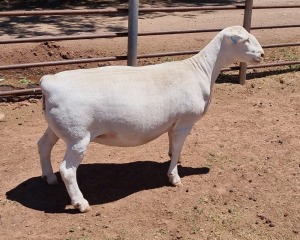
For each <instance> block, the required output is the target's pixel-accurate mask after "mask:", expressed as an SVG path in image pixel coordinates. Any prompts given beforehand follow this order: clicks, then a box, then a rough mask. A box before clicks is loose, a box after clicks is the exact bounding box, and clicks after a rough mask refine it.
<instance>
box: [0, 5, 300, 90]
mask: <svg viewBox="0 0 300 240" xmlns="http://www.w3.org/2000/svg"><path fill="white" fill-rule="evenodd" d="M252 3H253V0H246V2H245V5H236V6H232V5H231V6H203V7H170V8H138V6H137V4H138V0H129V4H130V5H129V9H127V8H108V9H91V10H46V11H8V12H0V17H12V16H21V17H22V16H45V15H47V16H49V15H79V14H81V15H86V14H108V15H112V14H128V12H130V11H133V12H134V13H135V16H134V18H133V19H131V20H130V21H128V22H129V26H128V28H129V30H130V28H131V24H136V26H135V27H134V29H137V18H138V14H137V12H140V13H141V14H149V13H154V12H190V11H217V10H240V9H244V24H243V25H244V26H245V23H246V25H248V26H246V27H247V28H249V29H248V30H250V29H251V30H258V29H273V28H295V27H300V25H299V24H293V25H280V26H278V25H276V26H275V25H274V26H256V27H250V26H251V11H252V9H280V8H300V5H293V6H291V5H281V6H252ZM249 6H250V7H249ZM130 8H132V9H131V10H130ZM249 14H250V18H249V16H248V20H247V19H246V15H249ZM134 19H135V20H134ZM247 21H248V23H247ZM249 21H250V22H249ZM220 30H222V29H220V28H215V29H191V30H173V31H158V32H140V33H138V32H137V31H132V30H130V31H131V33H128V32H130V31H128V32H115V33H103V34H90V35H79V36H58V37H34V38H20V39H3V40H0V45H1V44H14V43H29V42H44V41H64V40H80V39H96V38H115V37H129V38H130V37H132V36H136V37H137V36H152V35H170V34H187V33H203V32H218V31H220ZM136 45H137V40H135V41H133V43H131V44H129V45H128V54H127V56H125V55H124V56H112V57H103V58H89V59H73V60H66V61H53V62H37V63H26V64H12V65H3V66H0V70H9V69H17V68H30V67H45V66H56V65H67V64H80V63H91V62H104V61H118V60H127V61H128V64H130V65H134V61H135V60H134V58H135V59H140V58H152V57H165V56H178V55H189V54H195V53H197V52H198V51H183V52H169V53H168V52H167V53H154V54H144V55H137V52H136V50H135V52H134V53H132V52H131V51H133V50H134V49H136ZM288 46H300V43H299V42H297V43H283V44H280V43H279V44H270V45H265V46H263V47H264V48H275V47H288ZM132 48H133V50H132ZM130 55H131V56H130ZM128 56H130V58H131V60H130V61H129V60H128V59H129V57H128ZM293 64H299V61H293V62H291V61H289V62H280V63H270V64H261V65H258V66H248V68H261V67H271V66H282V65H293ZM239 69H240V68H239V67H230V68H224V69H223V70H222V71H232V70H239ZM244 71H245V70H244ZM244 74H246V72H245V73H244ZM241 83H243V81H242V82H241ZM24 91H25V92H26V91H29V90H22V93H24ZM34 92H37V90H34ZM7 93H8V92H6V93H3V92H0V96H1V95H3V94H7Z"/></svg>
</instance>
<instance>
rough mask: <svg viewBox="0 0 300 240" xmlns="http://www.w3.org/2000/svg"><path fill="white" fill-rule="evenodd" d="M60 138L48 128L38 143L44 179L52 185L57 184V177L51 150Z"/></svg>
mask: <svg viewBox="0 0 300 240" xmlns="http://www.w3.org/2000/svg"><path fill="white" fill-rule="evenodd" d="M58 139H59V138H58V137H57V136H56V135H55V133H54V132H53V131H52V130H51V129H50V128H49V127H48V128H47V130H46V131H45V133H44V135H43V136H42V137H41V139H40V140H39V141H38V150H39V155H40V163H41V168H42V178H43V179H44V180H45V181H46V182H47V183H48V184H50V185H52V184H56V183H57V182H58V181H57V177H56V176H55V174H54V173H53V168H52V165H51V159H50V158H51V150H52V148H53V146H54V145H55V143H57V141H58Z"/></svg>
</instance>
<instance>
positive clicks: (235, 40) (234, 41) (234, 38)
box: [230, 36, 239, 45]
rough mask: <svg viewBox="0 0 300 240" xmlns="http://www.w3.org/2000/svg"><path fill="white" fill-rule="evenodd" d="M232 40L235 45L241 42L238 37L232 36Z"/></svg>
mask: <svg viewBox="0 0 300 240" xmlns="http://www.w3.org/2000/svg"><path fill="white" fill-rule="evenodd" d="M230 39H231V42H232V43H233V44H234V45H236V44H237V43H238V41H239V38H238V37H237V36H231V37H230Z"/></svg>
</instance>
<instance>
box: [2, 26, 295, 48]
mask: <svg viewBox="0 0 300 240" xmlns="http://www.w3.org/2000/svg"><path fill="white" fill-rule="evenodd" d="M296 27H300V24H290V25H282V26H276V25H270V26H257V27H251V30H261V29H274V28H296ZM221 30H222V28H211V29H190V30H172V31H156V32H154V31H152V32H147V31H145V32H139V33H138V36H140V37H144V36H159V35H173V34H188V33H205V32H219V31H221ZM128 35H129V34H128V32H125V31H124V32H114V33H101V34H86V35H77V36H76V35H75V36H73V35H72V36H68V35H64V36H58V37H33V38H16V39H2V40H1V39H0V44H14V43H34V42H47V41H66V40H68V41H69V40H83V39H99V38H118V37H127V36H128Z"/></svg>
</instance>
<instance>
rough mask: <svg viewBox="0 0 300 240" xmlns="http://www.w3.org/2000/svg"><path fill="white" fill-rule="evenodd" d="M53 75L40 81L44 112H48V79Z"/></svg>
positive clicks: (46, 76)
mask: <svg viewBox="0 0 300 240" xmlns="http://www.w3.org/2000/svg"><path fill="white" fill-rule="evenodd" d="M50 77H51V75H45V76H43V77H42V78H41V80H40V87H41V89H42V101H43V107H42V108H43V111H44V113H45V112H46V95H45V93H46V94H47V85H48V84H47V79H49V78H50Z"/></svg>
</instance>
